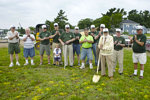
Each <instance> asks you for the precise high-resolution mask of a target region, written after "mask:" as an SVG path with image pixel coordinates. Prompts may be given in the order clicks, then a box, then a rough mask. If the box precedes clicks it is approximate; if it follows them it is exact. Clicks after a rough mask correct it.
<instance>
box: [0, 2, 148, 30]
mask: <svg viewBox="0 0 150 100" xmlns="http://www.w3.org/2000/svg"><path fill="white" fill-rule="evenodd" d="M113 7H116V8H124V9H125V10H126V11H130V10H132V9H137V10H150V1H149V0H0V28H9V26H10V25H15V26H16V27H18V26H19V22H20V23H21V25H22V26H23V27H24V28H25V27H28V26H35V25H36V24H38V23H44V22H45V20H46V19H48V20H51V21H53V20H54V18H55V17H56V16H57V14H58V12H59V10H60V9H63V10H64V11H65V12H66V15H67V18H68V19H69V22H70V23H71V24H72V25H77V23H78V21H79V20H80V19H84V18H92V19H96V18H99V17H101V13H106V11H108V9H110V8H113Z"/></svg>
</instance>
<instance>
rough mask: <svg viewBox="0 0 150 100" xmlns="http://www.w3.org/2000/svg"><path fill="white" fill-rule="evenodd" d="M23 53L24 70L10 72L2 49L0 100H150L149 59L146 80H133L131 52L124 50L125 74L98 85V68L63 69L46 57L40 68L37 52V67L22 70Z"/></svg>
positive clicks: (145, 73) (7, 58) (18, 69)
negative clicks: (95, 76) (93, 79)
mask: <svg viewBox="0 0 150 100" xmlns="http://www.w3.org/2000/svg"><path fill="white" fill-rule="evenodd" d="M21 50H22V51H21V53H20V64H21V66H20V67H17V66H14V67H12V68H9V67H8V65H9V64H10V61H9V55H8V53H7V48H0V100H127V99H130V100H131V99H132V100H144V99H147V100H148V99H150V76H149V75H150V74H149V73H150V57H148V58H147V59H148V61H147V64H146V65H145V72H144V79H142V80H140V79H139V77H132V78H131V77H129V75H131V74H132V73H133V63H132V51H131V50H129V49H125V50H124V74H123V75H121V76H120V75H119V74H118V72H117V71H116V73H114V79H113V80H110V79H109V78H108V77H102V78H101V80H100V81H99V82H98V83H96V84H95V83H93V82H92V77H93V75H94V74H95V69H96V66H94V69H93V70H90V69H89V67H88V66H86V68H85V69H83V70H81V69H79V66H77V65H75V66H74V67H73V68H70V67H67V68H66V69H63V66H60V67H56V66H53V65H47V58H46V56H45V58H44V65H42V66H39V61H40V57H39V51H36V56H35V60H34V61H35V63H36V65H35V66H30V65H28V66H23V64H24V63H25V61H24V58H23V49H21ZM51 58H52V57H51ZM51 62H52V61H51ZM76 64H77V61H76ZM116 70H118V67H117V68H116ZM138 75H139V70H138Z"/></svg>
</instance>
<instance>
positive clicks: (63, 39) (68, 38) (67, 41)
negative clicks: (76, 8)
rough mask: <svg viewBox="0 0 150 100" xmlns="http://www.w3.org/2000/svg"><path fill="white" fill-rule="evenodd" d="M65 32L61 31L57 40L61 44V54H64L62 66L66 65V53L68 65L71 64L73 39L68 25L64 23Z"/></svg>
mask: <svg viewBox="0 0 150 100" xmlns="http://www.w3.org/2000/svg"><path fill="white" fill-rule="evenodd" d="M65 30H66V31H65V32H64V33H62V34H61V35H60V37H59V41H60V43H61V44H62V46H63V54H64V68H65V67H66V66H68V54H69V61H70V67H72V66H73V46H72V43H73V41H74V40H75V36H74V34H73V33H71V32H70V26H69V25H68V24H67V25H65Z"/></svg>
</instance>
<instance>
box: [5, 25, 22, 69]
mask: <svg viewBox="0 0 150 100" xmlns="http://www.w3.org/2000/svg"><path fill="white" fill-rule="evenodd" d="M7 37H8V53H9V54H10V61H11V63H10V65H9V67H13V66H14V64H13V54H14V52H15V55H16V65H18V66H20V64H19V62H18V60H19V57H18V54H19V53H20V47H19V34H18V32H17V31H15V26H14V25H11V27H10V31H8V32H7Z"/></svg>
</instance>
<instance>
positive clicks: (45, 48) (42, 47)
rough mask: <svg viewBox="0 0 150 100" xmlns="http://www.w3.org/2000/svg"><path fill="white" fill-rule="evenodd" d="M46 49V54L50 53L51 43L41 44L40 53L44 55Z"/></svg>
mask: <svg viewBox="0 0 150 100" xmlns="http://www.w3.org/2000/svg"><path fill="white" fill-rule="evenodd" d="M45 51H46V55H48V56H49V55H50V44H47V45H43V44H40V55H43V54H44V52H45Z"/></svg>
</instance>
